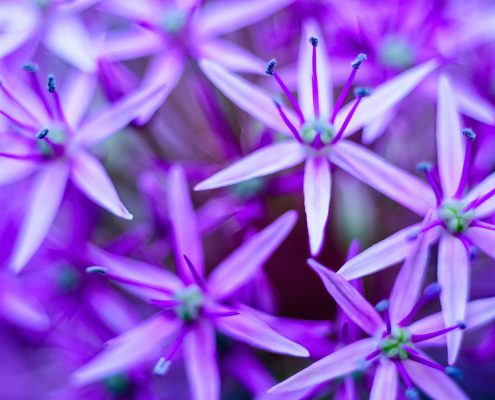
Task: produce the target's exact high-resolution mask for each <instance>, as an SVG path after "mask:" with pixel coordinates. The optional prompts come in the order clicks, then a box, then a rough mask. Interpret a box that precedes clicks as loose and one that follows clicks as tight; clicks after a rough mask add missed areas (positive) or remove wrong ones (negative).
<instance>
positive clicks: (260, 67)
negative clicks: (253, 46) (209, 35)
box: [198, 39, 265, 74]
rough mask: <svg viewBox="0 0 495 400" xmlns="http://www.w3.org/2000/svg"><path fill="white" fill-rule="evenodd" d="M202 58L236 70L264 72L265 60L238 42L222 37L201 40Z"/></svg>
mask: <svg viewBox="0 0 495 400" xmlns="http://www.w3.org/2000/svg"><path fill="white" fill-rule="evenodd" d="M198 50H199V51H200V53H201V58H205V59H208V60H212V61H214V62H216V63H218V64H220V65H223V66H224V67H226V68H227V69H229V70H231V71H236V72H252V73H255V74H263V73H264V71H265V62H263V61H262V60H261V59H260V58H258V57H257V56H255V55H254V54H251V53H250V52H249V51H247V50H245V49H243V48H242V47H239V46H237V45H236V44H234V43H232V42H229V41H227V40H222V39H214V40H208V41H205V42H200V43H199V45H198Z"/></svg>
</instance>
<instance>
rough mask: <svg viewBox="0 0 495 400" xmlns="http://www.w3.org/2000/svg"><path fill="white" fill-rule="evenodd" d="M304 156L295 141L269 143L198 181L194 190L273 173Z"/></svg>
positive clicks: (302, 150) (302, 149) (293, 163)
mask: <svg viewBox="0 0 495 400" xmlns="http://www.w3.org/2000/svg"><path fill="white" fill-rule="evenodd" d="M305 157H306V152H305V149H304V147H303V146H301V145H300V144H299V143H298V142H296V141H284V142H278V143H274V144H270V145H268V146H266V147H263V148H261V149H259V150H256V151H255V152H254V153H251V154H250V155H248V156H246V157H244V158H242V159H241V160H239V161H237V162H235V163H234V164H232V165H231V166H229V167H227V168H225V169H223V170H222V171H220V172H217V173H216V174H214V175H213V176H210V177H209V178H208V179H205V180H204V181H202V182H200V183H199V184H198V185H196V186H195V188H194V190H208V189H215V188H219V187H223V186H228V185H233V184H234V183H238V182H242V181H246V180H248V179H252V178H257V177H260V176H265V175H269V174H273V173H275V172H278V171H281V170H284V169H287V168H291V167H293V166H295V165H297V164H299V163H301V162H302V161H303V160H304V158H305Z"/></svg>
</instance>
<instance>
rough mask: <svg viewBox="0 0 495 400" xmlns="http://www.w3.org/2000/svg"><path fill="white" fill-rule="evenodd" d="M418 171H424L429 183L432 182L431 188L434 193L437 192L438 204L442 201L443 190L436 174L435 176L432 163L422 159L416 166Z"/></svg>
mask: <svg viewBox="0 0 495 400" xmlns="http://www.w3.org/2000/svg"><path fill="white" fill-rule="evenodd" d="M416 171H418V172H422V173H423V174H424V175H425V177H426V179H427V180H428V183H429V184H430V187H431V189H432V190H433V193H434V194H435V199H436V201H437V206H438V205H440V204H441V203H442V200H443V199H442V192H441V190H440V187H439V185H438V184H437V182H436V180H435V178H434V176H433V173H432V171H433V166H432V165H431V163H429V162H428V161H421V162H420V163H418V165H417V166H416Z"/></svg>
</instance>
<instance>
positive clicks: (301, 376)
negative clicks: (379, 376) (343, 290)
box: [268, 338, 376, 393]
mask: <svg viewBox="0 0 495 400" xmlns="http://www.w3.org/2000/svg"><path fill="white" fill-rule="evenodd" d="M375 349H376V339H374V338H368V339H362V340H359V341H357V342H354V343H352V344H350V345H348V346H346V347H344V348H342V349H340V350H337V351H336V352H334V353H332V354H330V355H328V356H326V357H324V358H322V359H321V360H319V361H317V362H315V363H314V364H312V365H310V366H309V367H308V368H306V369H303V370H302V371H301V372H299V373H297V374H295V375H294V376H291V377H290V378H289V379H286V380H285V381H283V382H281V383H279V384H278V385H276V386H274V387H273V388H271V389H270V390H269V391H268V393H279V392H290V391H293V390H299V389H303V388H306V387H310V386H315V385H318V384H320V383H322V382H325V381H329V380H331V379H334V378H337V377H340V376H343V375H346V374H349V373H351V372H353V371H356V370H358V369H359V368H360V366H361V365H362V361H363V360H364V358H365V357H366V356H367V355H368V354H370V353H371V352H372V351H373V350H375Z"/></svg>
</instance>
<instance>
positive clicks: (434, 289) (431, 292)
mask: <svg viewBox="0 0 495 400" xmlns="http://www.w3.org/2000/svg"><path fill="white" fill-rule="evenodd" d="M441 291H442V289H441V287H440V285H439V284H438V283H432V284H431V285H428V286H427V287H426V288H425V289H424V291H423V295H422V296H421V297H420V298H419V299H418V301H417V302H416V304H414V306H413V308H412V309H411V311H409V313H408V314H407V315H406V316H405V317H404V318H403V319H402V320H401V321H400V322H399V324H398V325H399V326H407V325H409V324H410V323H411V321H412V319H413V318H414V316H415V315H416V314H417V313H418V311H419V310H420V309H421V308H422V307H423V306H424V305H425V304H426V303H428V302H430V301H431V300H433V299H436V298H438V296H439V295H440V292H441Z"/></svg>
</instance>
